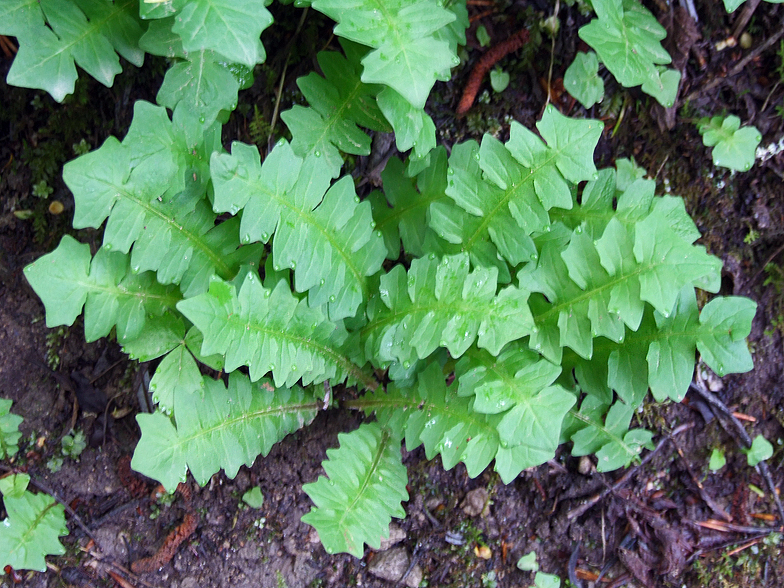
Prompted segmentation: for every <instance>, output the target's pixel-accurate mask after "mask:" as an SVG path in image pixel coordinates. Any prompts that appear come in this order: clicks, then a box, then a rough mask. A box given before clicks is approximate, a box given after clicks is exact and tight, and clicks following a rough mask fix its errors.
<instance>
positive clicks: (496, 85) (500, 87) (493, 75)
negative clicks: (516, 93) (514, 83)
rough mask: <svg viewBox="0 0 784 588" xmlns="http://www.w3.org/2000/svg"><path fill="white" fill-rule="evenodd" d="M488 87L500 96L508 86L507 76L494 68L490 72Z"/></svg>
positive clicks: (499, 69) (502, 71) (497, 68)
mask: <svg viewBox="0 0 784 588" xmlns="http://www.w3.org/2000/svg"><path fill="white" fill-rule="evenodd" d="M490 85H491V86H492V87H493V90H494V91H495V92H498V93H499V94H500V93H501V92H503V91H504V90H506V88H507V86H509V74H508V73H507V72H505V71H504V70H502V69H501V68H500V67H496V68H495V69H494V70H492V71H491V72H490Z"/></svg>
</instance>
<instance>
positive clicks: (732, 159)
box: [697, 115, 762, 171]
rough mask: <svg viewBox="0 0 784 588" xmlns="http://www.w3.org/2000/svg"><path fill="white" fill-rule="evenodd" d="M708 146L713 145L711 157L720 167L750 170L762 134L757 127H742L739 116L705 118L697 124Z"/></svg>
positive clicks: (704, 142)
mask: <svg viewBox="0 0 784 588" xmlns="http://www.w3.org/2000/svg"><path fill="white" fill-rule="evenodd" d="M697 128H698V129H699V131H700V134H701V135H702V142H703V144H704V145H705V146H706V147H713V151H712V152H711V157H712V158H713V163H714V165H716V166H719V167H726V168H728V169H732V170H735V171H748V170H750V169H751V166H752V165H754V158H755V157H756V153H757V145H759V144H760V141H761V140H762V135H761V134H760V132H759V131H758V130H757V128H756V127H743V128H740V119H739V118H738V117H737V116H734V115H730V116H727V117H723V116H714V117H713V118H703V119H701V120H700V121H699V123H698V124H697Z"/></svg>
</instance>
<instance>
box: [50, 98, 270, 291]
mask: <svg viewBox="0 0 784 588" xmlns="http://www.w3.org/2000/svg"><path fill="white" fill-rule="evenodd" d="M204 141H205V142H204V143H202V144H200V145H197V146H189V145H188V143H187V142H186V139H185V137H184V136H183V135H182V134H181V133H180V132H178V130H177V128H176V127H174V126H173V125H172V123H171V121H169V118H168V115H167V114H166V110H165V109H164V108H161V107H156V106H153V105H151V104H149V103H146V102H137V103H136V106H135V109H134V121H133V123H132V124H131V128H130V130H129V131H128V136H126V139H125V142H124V143H122V144H121V143H119V142H118V141H117V140H116V139H114V138H113V137H109V139H107V140H106V142H105V143H104V144H103V146H102V147H101V148H100V149H98V150H96V151H93V152H91V153H88V154H87V155H84V156H82V157H79V158H77V159H76V160H74V161H71V162H69V163H68V164H66V166H65V168H64V170H63V179H64V180H65V182H66V184H67V185H68V187H69V188H70V189H71V191H72V192H73V193H74V201H75V203H76V210H75V213H74V221H73V224H74V226H75V227H77V228H83V227H94V228H98V227H99V226H100V225H101V224H102V223H103V221H104V220H105V219H107V218H108V221H107V224H106V229H105V231H104V238H103V239H104V241H103V242H104V248H106V249H113V250H116V251H121V252H128V251H129V250H130V249H131V247H133V250H132V252H131V267H132V268H133V271H134V272H144V271H145V270H154V271H156V273H157V279H158V281H159V282H161V283H162V284H171V283H179V284H180V288H181V290H182V291H183V293H184V294H185V295H186V296H193V295H195V294H197V293H199V292H202V291H204V290H206V288H207V286H208V284H209V279H210V277H211V276H212V275H213V274H218V275H220V276H221V277H223V278H230V277H233V276H234V275H235V274H236V272H237V269H238V268H239V265H240V264H241V263H242V262H243V261H246V260H248V259H250V260H254V259H255V260H256V261H258V258H259V257H260V256H261V251H262V247H261V246H260V245H254V246H251V247H242V248H240V243H239V235H238V232H239V220H235V219H230V220H229V221H226V222H223V223H220V224H218V225H217V226H216V215H215V214H214V213H213V212H212V211H210V209H209V205H208V204H207V203H206V202H205V201H204V199H203V196H204V194H205V192H206V188H207V182H208V181H209V171H208V168H207V163H206V160H207V159H208V158H209V153H210V152H211V151H212V149H214V148H219V146H220V142H219V141H220V136H219V134H214V135H213V136H208V137H206V138H205V139H204Z"/></svg>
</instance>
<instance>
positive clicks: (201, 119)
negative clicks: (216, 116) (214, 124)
mask: <svg viewBox="0 0 784 588" xmlns="http://www.w3.org/2000/svg"><path fill="white" fill-rule="evenodd" d="M204 121H205V118H204V117H203V116H200V117H199V122H200V123H201V124H204Z"/></svg>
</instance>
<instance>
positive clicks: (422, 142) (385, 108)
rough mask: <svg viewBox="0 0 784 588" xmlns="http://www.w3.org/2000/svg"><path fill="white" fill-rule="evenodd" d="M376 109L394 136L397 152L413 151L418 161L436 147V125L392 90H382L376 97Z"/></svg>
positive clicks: (423, 158)
mask: <svg viewBox="0 0 784 588" xmlns="http://www.w3.org/2000/svg"><path fill="white" fill-rule="evenodd" d="M377 102H378V107H379V108H380V109H381V112H382V113H383V114H384V116H385V117H386V119H387V120H388V121H389V124H390V125H392V130H393V131H394V134H395V145H396V146H397V149H398V151H401V152H403V151H408V150H409V149H413V150H414V151H413V155H414V157H415V158H416V159H417V160H418V161H424V160H425V157H426V155H427V154H428V153H429V152H430V150H431V149H433V148H434V147H435V146H436V125H435V123H434V122H433V119H432V118H431V117H430V115H429V114H427V113H426V112H425V111H424V110H423V109H422V108H417V107H416V106H413V105H412V104H411V103H410V102H409V101H408V100H406V98H405V97H404V96H403V95H402V94H400V93H399V92H397V91H396V90H394V89H393V88H384V89H383V90H382V91H381V92H380V93H379V94H378V97H377Z"/></svg>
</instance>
